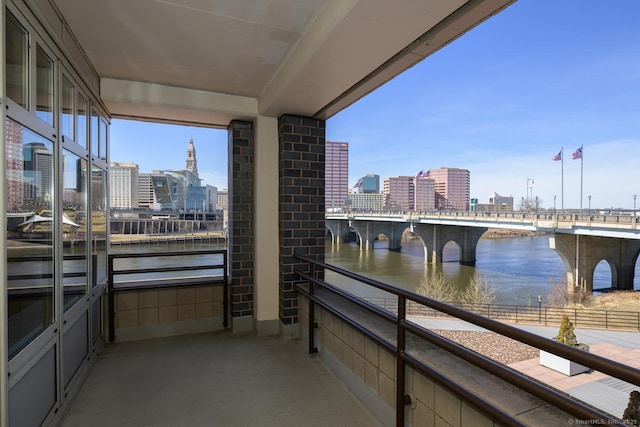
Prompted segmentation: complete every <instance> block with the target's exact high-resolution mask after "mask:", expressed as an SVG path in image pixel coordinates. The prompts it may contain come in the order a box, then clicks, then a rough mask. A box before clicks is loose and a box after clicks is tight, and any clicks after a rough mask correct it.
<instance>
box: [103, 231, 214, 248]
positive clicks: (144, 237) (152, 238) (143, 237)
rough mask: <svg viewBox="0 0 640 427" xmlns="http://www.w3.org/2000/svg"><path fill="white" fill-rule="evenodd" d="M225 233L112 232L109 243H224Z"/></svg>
mask: <svg viewBox="0 0 640 427" xmlns="http://www.w3.org/2000/svg"><path fill="white" fill-rule="evenodd" d="M226 239H227V236H226V233H224V232H222V231H213V232H211V231H210V232H203V233H187V234H112V235H111V245H115V246H126V245H143V244H165V243H224V242H226Z"/></svg>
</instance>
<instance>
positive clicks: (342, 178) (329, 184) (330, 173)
mask: <svg viewBox="0 0 640 427" xmlns="http://www.w3.org/2000/svg"><path fill="white" fill-rule="evenodd" d="M325 163H326V164H325V193H324V195H325V208H326V209H327V210H328V211H336V210H342V209H345V208H346V207H347V198H348V197H349V143H348V142H331V141H326V143H325Z"/></svg>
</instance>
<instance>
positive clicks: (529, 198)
mask: <svg viewBox="0 0 640 427" xmlns="http://www.w3.org/2000/svg"><path fill="white" fill-rule="evenodd" d="M529 181H531V187H529ZM529 188H531V197H529ZM526 199H527V201H529V200H531V199H533V178H527V195H526ZM529 207H530V205H529Z"/></svg>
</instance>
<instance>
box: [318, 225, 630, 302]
mask: <svg viewBox="0 0 640 427" xmlns="http://www.w3.org/2000/svg"><path fill="white" fill-rule="evenodd" d="M326 226H327V229H328V230H329V232H330V233H331V236H332V241H333V242H342V241H346V240H348V238H349V233H350V231H351V230H353V231H355V233H356V235H357V237H358V241H359V243H360V248H361V250H371V249H373V242H374V240H375V238H376V237H377V236H378V235H381V234H382V235H385V236H386V237H387V239H388V240H389V249H390V250H398V251H399V250H401V248H402V245H401V238H402V234H403V233H404V232H405V231H406V230H407V229H409V230H410V231H411V232H412V233H414V234H416V235H418V236H419V237H420V238H421V239H422V242H423V245H424V252H425V262H427V263H440V262H442V251H443V249H444V246H445V245H446V244H447V243H448V242H450V241H453V242H455V243H456V244H457V245H458V246H459V248H460V263H462V264H466V265H474V264H475V262H476V247H477V243H478V241H479V240H480V238H481V237H482V234H484V232H485V231H487V230H488V229H489V228H498V229H515V230H526V231H539V232H547V233H550V234H551V235H552V236H551V237H550V238H549V247H550V248H551V249H553V250H555V251H556V253H558V255H560V258H561V259H562V261H563V263H564V265H565V268H566V272H567V284H568V286H569V288H570V289H574V288H575V287H578V288H581V289H583V290H585V291H588V292H592V291H593V273H594V271H595V268H596V266H597V265H598V264H599V263H600V261H602V260H604V261H606V262H607V263H608V264H609V267H610V268H611V288H612V289H621V290H622V289H633V277H634V270H635V264H636V261H637V258H638V254H639V253H640V228H639V227H638V219H637V217H636V216H633V215H602V214H597V215H590V214H589V215H582V214H569V213H538V214H536V213H518V212H514V213H502V212H500V213H496V212H491V213H489V212H372V213H360V212H358V213H352V212H346V213H330V214H327V215H326Z"/></svg>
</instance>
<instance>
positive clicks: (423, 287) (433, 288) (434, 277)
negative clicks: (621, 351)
mask: <svg viewBox="0 0 640 427" xmlns="http://www.w3.org/2000/svg"><path fill="white" fill-rule="evenodd" d="M418 293H420V294H422V295H424V296H427V297H429V298H433V299H435V300H438V301H443V302H453V301H455V300H456V299H457V292H456V289H455V286H454V284H453V283H451V282H450V281H449V279H447V278H446V277H445V275H444V274H443V273H442V272H441V271H434V272H431V273H427V274H425V276H424V277H423V278H422V280H421V281H420V286H418Z"/></svg>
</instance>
